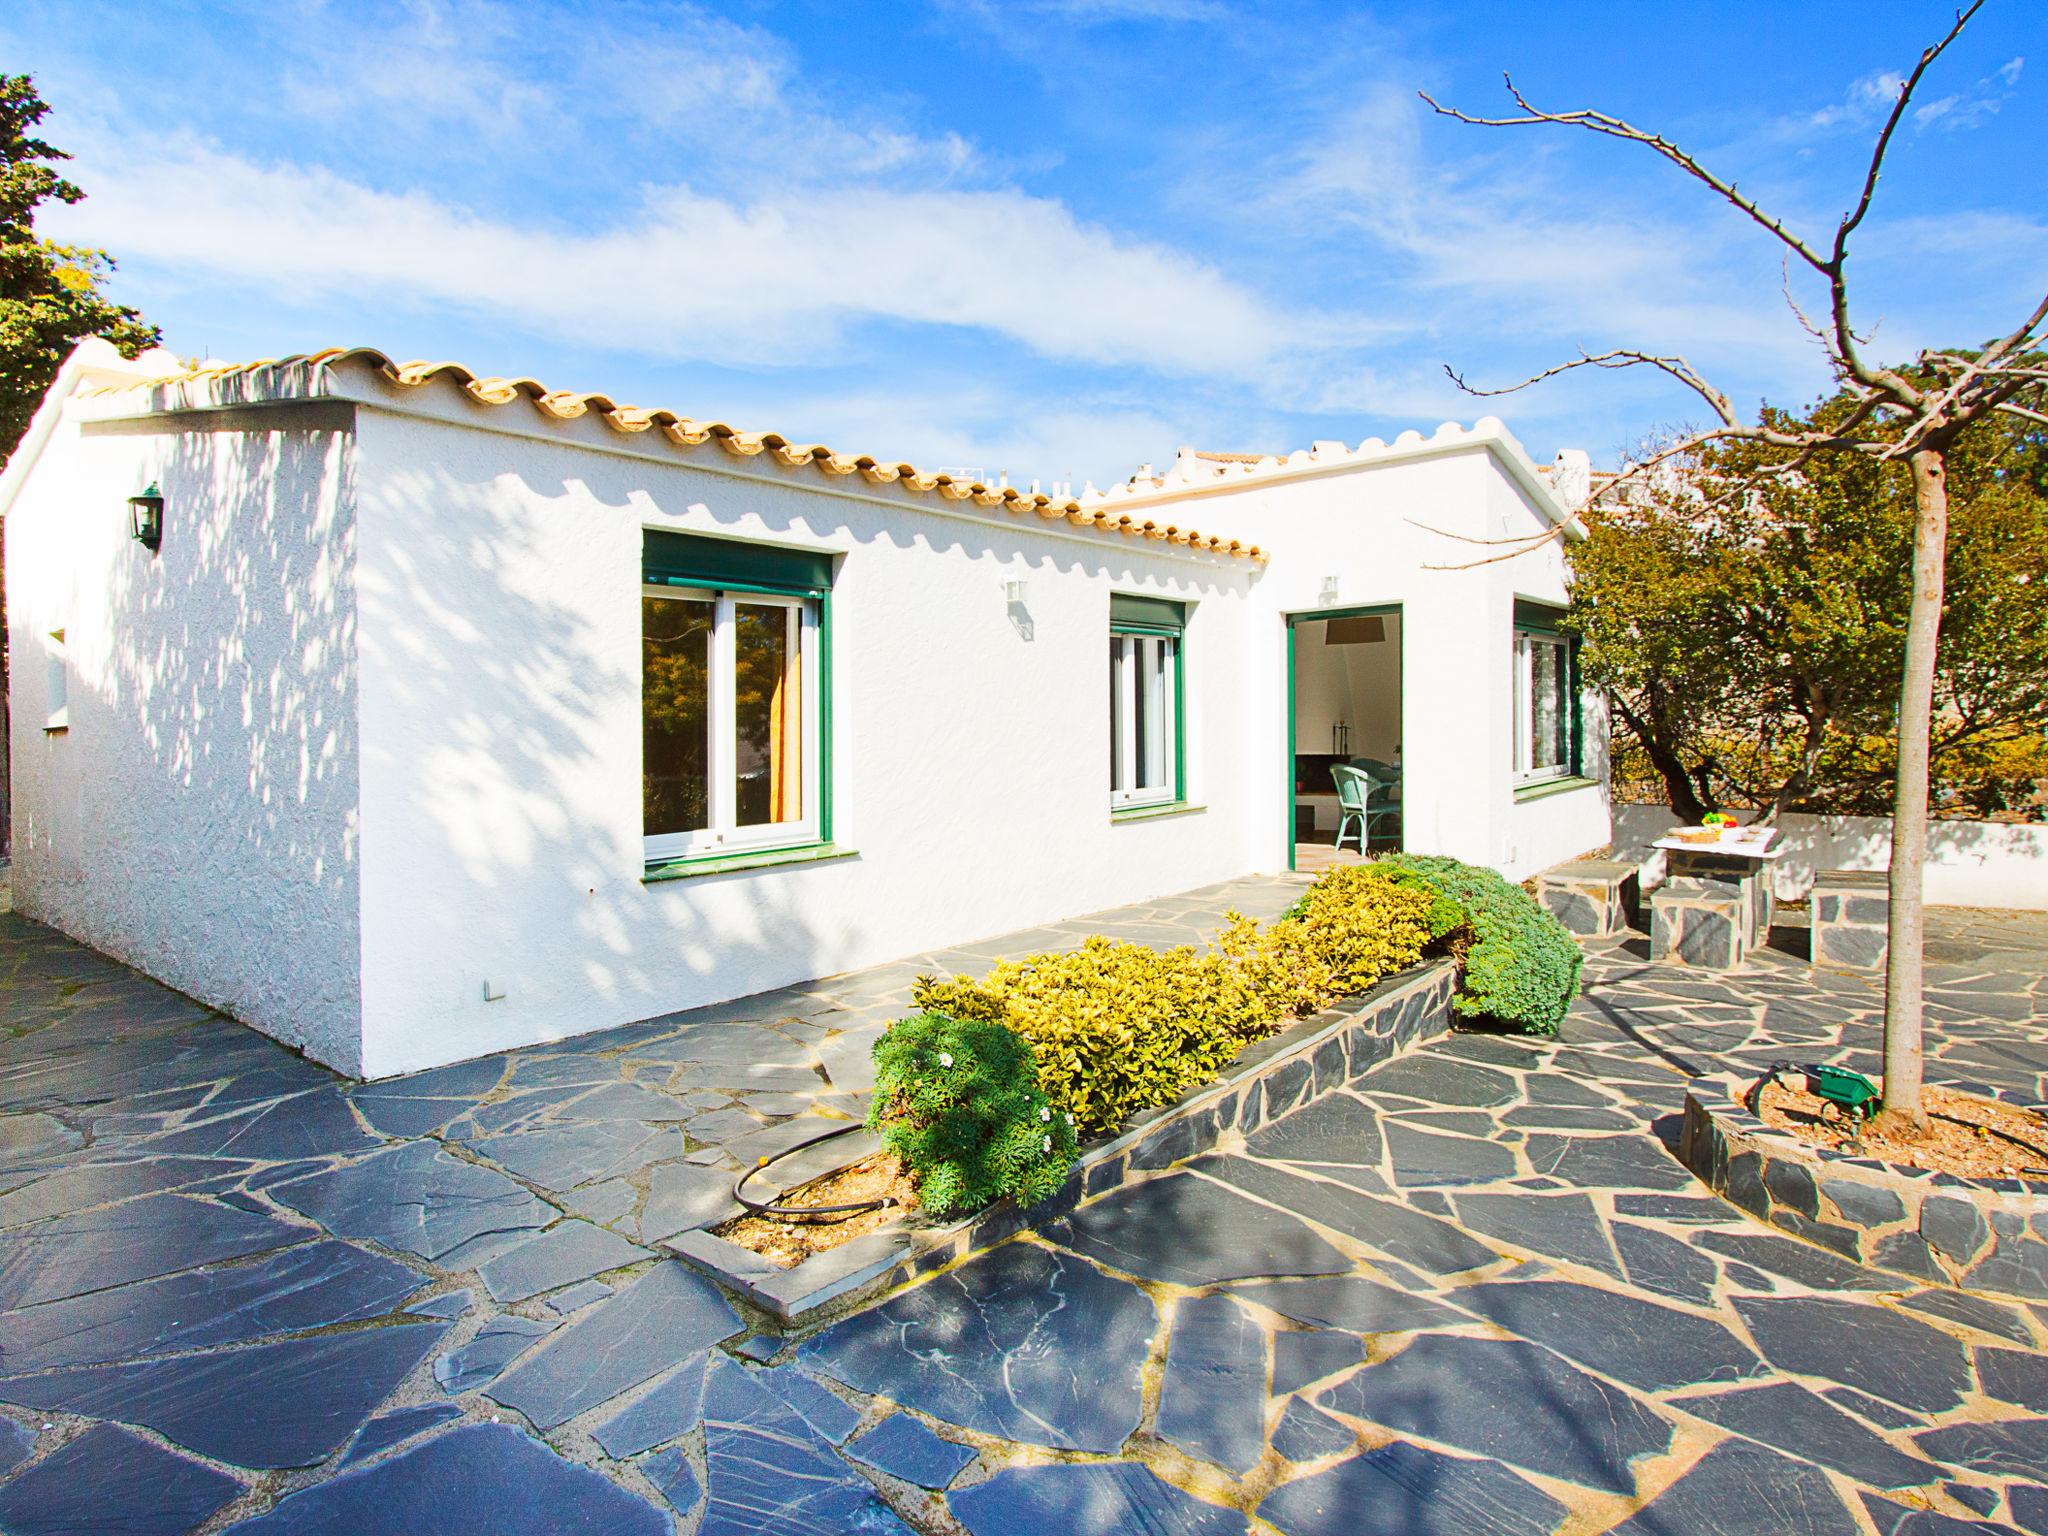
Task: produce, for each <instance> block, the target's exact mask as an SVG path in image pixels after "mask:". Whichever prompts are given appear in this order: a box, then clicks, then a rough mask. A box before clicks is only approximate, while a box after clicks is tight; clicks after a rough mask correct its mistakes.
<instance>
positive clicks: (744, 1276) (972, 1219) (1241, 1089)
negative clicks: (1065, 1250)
mask: <svg viewBox="0 0 2048 1536" xmlns="http://www.w3.org/2000/svg"><path fill="white" fill-rule="evenodd" d="M1457 982H1458V973H1457V965H1456V962H1454V961H1452V960H1449V959H1437V960H1430V961H1426V962H1424V963H1423V964H1421V965H1419V966H1412V967H1410V968H1409V969H1408V970H1405V971H1403V972H1401V973H1400V974H1399V975H1397V976H1392V977H1389V978H1388V979H1387V980H1385V981H1383V982H1381V983H1380V984H1379V985H1378V986H1376V987H1372V988H1370V989H1368V990H1367V991H1364V992H1360V993H1358V994H1356V995H1355V996H1352V997H1347V998H1342V999H1340V1000H1339V1001H1338V1002H1337V1003H1336V1004H1335V1005H1333V1006H1332V1007H1330V1008H1327V1009H1324V1010H1323V1011H1322V1012H1321V1013H1317V1014H1313V1015H1311V1016H1309V1017H1308V1018H1305V1019H1302V1020H1301V1021H1299V1022H1298V1023H1295V1024H1293V1025H1290V1026H1289V1027H1288V1028H1287V1029H1284V1030H1282V1031H1280V1033H1278V1034H1276V1035H1273V1036H1271V1037H1269V1038H1267V1039H1265V1040H1261V1041H1258V1042H1257V1043H1256V1044H1253V1045H1250V1046H1247V1047H1246V1048H1245V1049H1244V1050H1243V1051H1241V1052H1240V1053H1239V1054H1238V1056H1237V1057H1236V1059H1235V1060H1233V1061H1232V1062H1231V1064H1230V1066H1229V1067H1228V1068H1226V1069H1225V1073H1224V1075H1223V1076H1222V1077H1220V1078H1219V1079H1217V1080H1216V1081H1215V1082H1213V1083H1205V1084H1203V1085H1202V1086H1201V1087H1199V1088H1194V1089H1191V1090H1189V1091H1188V1092H1187V1093H1186V1094H1184V1095H1183V1096H1182V1097H1181V1098H1180V1099H1178V1100H1177V1101H1175V1102H1174V1103H1172V1104H1169V1105H1166V1106H1165V1107H1163V1108H1161V1109H1156V1110H1150V1111H1147V1112H1146V1113H1145V1114H1144V1115H1142V1116H1140V1117H1139V1118H1138V1119H1137V1120H1136V1121H1135V1122H1134V1123H1133V1124H1131V1125H1129V1126H1127V1127H1126V1128H1125V1129H1124V1131H1123V1132H1121V1133H1120V1134H1119V1135H1117V1136H1116V1137H1114V1138H1113V1139H1111V1140H1109V1141H1105V1142H1099V1143H1096V1144H1095V1145H1092V1146H1088V1147H1084V1148H1083V1149H1082V1151H1081V1155H1080V1156H1079V1157H1078V1158H1077V1159H1076V1160H1075V1162H1074V1166H1073V1168H1072V1169H1070V1170H1069V1171H1068V1174H1067V1179H1066V1182H1065V1183H1064V1184H1063V1185H1061V1187H1060V1189H1059V1190H1058V1192H1057V1193H1055V1194H1053V1195H1052V1196H1051V1197H1050V1198H1048V1199H1046V1200H1045V1201H1043V1202H1041V1203H1040V1204H1038V1205H1035V1206H1033V1207H1032V1208H1031V1209H1030V1210H1028V1211H1020V1210H1018V1209H1017V1208H1016V1207H1015V1206H1013V1205H1011V1204H1010V1203H1009V1202H1008V1201H1001V1202H999V1203H997V1204H996V1205H993V1206H991V1207H989V1208H988V1209H987V1210H985V1211H981V1212H979V1213H977V1214H976V1215H973V1216H967V1217H962V1218H961V1219H959V1220H957V1221H953V1222H949V1223H946V1224H943V1225H938V1226H928V1227H920V1226H914V1225H911V1224H909V1223H908V1222H905V1223H899V1224H893V1225H891V1226H889V1227H885V1228H883V1229H882V1230H881V1231H878V1232H870V1233H868V1234H867V1235H866V1236H865V1237H857V1238H855V1239H854V1240H853V1241H852V1242H849V1243H844V1244H842V1245H840V1246H839V1247H837V1248H834V1249H832V1250H830V1251H829V1252H826V1253H821V1254H818V1255H816V1256H815V1257H813V1258H809V1259H806V1260H805V1261H804V1262H803V1263H801V1264H798V1265H795V1266H793V1267H791V1268H789V1269H783V1268H780V1267H778V1266H776V1265H774V1264H771V1263H769V1262H768V1261H767V1260H766V1259H764V1258H763V1257H761V1255H759V1254H757V1253H755V1252H753V1250H751V1249H748V1248H742V1247H741V1246H740V1245H739V1244H737V1243H730V1242H727V1241H726V1240H725V1239H724V1238H722V1237H716V1236H714V1235H713V1234H712V1233H710V1232H709V1231H706V1230H702V1229H699V1230H697V1231H692V1232H682V1233H678V1234H677V1235H676V1236H674V1237H672V1238H670V1239H668V1240H667V1241H666V1242H665V1243H662V1244H661V1245H660V1246H662V1247H665V1248H667V1249H668V1250H669V1251H670V1252H672V1253H674V1254H675V1255H676V1256H677V1257H678V1258H680V1259H682V1260H683V1262H684V1263H686V1264H689V1265H690V1266H692V1267H693V1268H695V1269H698V1270H700V1271H702V1272H703V1273H704V1274H706V1275H708V1276H710V1278H712V1279H713V1280H716V1281H717V1282H718V1283H719V1284H721V1285H724V1286H727V1287H729V1288H731V1289H732V1290H734V1291H736V1292H738V1293H739V1294H740V1295H741V1296H743V1297H745V1298H746V1299H747V1300H748V1301H750V1302H752V1303H753V1304H754V1305H755V1306H757V1307H760V1308H761V1309H762V1310H763V1311H765V1312H767V1313H769V1314H770V1315H772V1316H773V1317H774V1318H775V1319H776V1320H777V1321H779V1322H780V1323H782V1324H783V1325H784V1326H785V1327H791V1326H800V1325H803V1324H805V1323H807V1322H810V1321H813V1320H816V1319H818V1318H819V1317H820V1315H821V1314H822V1313H824V1312H825V1311H826V1309H828V1308H829V1309H830V1310H831V1311H832V1313H834V1314H835V1315H838V1314H843V1313H845V1312H849V1311H852V1310H854V1309H855V1308H856V1307H857V1306H858V1304H859V1303H860V1302H862V1301H864V1300H867V1299H869V1298H872V1297H875V1296H879V1295H880V1294H881V1293H882V1292H884V1291H887V1290H891V1289H893V1288H894V1287H896V1286H897V1285H900V1284H902V1283H903V1282H904V1281H906V1280H911V1279H914V1278H916V1277H917V1276H919V1275H922V1274H928V1273H930V1272H931V1271H932V1270H935V1269H943V1268H945V1267H947V1266H948V1265H951V1264H956V1263H958V1262H960V1261H961V1260H962V1259H965V1258H967V1257H969V1256H970V1255H972V1254H975V1253H979V1252H981V1251H982V1250H984V1249H987V1248H993V1247H994V1246H995V1245H996V1244H998V1243H1001V1242H1003V1241H1005V1240H1007V1239H1009V1238H1011V1237H1014V1236H1016V1235H1017V1234H1018V1233H1019V1232H1022V1231H1024V1230H1025V1229H1026V1228H1028V1227H1031V1226H1033V1225H1036V1224H1037V1223H1039V1222H1042V1221H1049V1220H1051V1219H1052V1218H1054V1217H1056V1216H1061V1215H1065V1214H1066V1213H1067V1212H1069V1211H1071V1210H1073V1209H1075V1208H1076V1207H1078V1206H1080V1205H1083V1204H1085V1203H1087V1202H1089V1201H1093V1200H1097V1199H1100V1198H1101V1197H1102V1196H1104V1195H1107V1194H1109V1193H1111V1192H1112V1191H1114V1190H1117V1189H1121V1188H1122V1187H1123V1186H1124V1185H1125V1184H1127V1183H1129V1182H1131V1180H1132V1179H1133V1178H1134V1177H1135V1176H1137V1175H1140V1174H1145V1173H1150V1172H1152V1171H1154V1170H1157V1169H1161V1168H1166V1167H1169V1166H1171V1165H1172V1164H1174V1163H1177V1162H1180V1161H1181V1160H1183V1159H1184V1158H1189V1157H1193V1156H1196V1155H1197V1154H1199V1153H1202V1152H1206V1151H1209V1150H1210V1149H1212V1148H1213V1147H1215V1146H1216V1145H1217V1144H1218V1142H1220V1141H1221V1140H1222V1139H1223V1137H1224V1136H1225V1135H1226V1134H1228V1133H1230V1132H1233V1131H1234V1132H1236V1133H1238V1134H1241V1135H1250V1134H1251V1133H1252V1132H1254V1131H1256V1130H1258V1129H1259V1128H1260V1127H1262V1126H1264V1125H1266V1124H1268V1123H1270V1122H1271V1121H1273V1120H1276V1119H1278V1118H1279V1117H1280V1116H1282V1115H1284V1114H1288V1113H1290V1112H1292V1111H1293V1110H1297V1109H1299V1108H1301V1107H1302V1106H1303V1105H1305V1104H1307V1103H1309V1102H1311V1101H1312V1100H1314V1099H1317V1098H1320V1097H1321V1096H1322V1095H1323V1094H1325V1093H1328V1092H1329V1091H1330V1090H1331V1089H1333V1088H1337V1087H1340V1086H1342V1085H1343V1084H1346V1083H1349V1082H1352V1081H1354V1080H1355V1079H1357V1078H1359V1077H1362V1076H1363V1075H1364V1074H1365V1073H1367V1072H1369V1071H1371V1070H1372V1069H1373V1068H1374V1067H1376V1066H1379V1065H1380V1064H1381V1063H1382V1062H1385V1061H1389V1060H1391V1059H1392V1058H1393V1057H1395V1056H1397V1055H1399V1054H1401V1053H1403V1052H1405V1051H1408V1050H1410V1049H1412V1048H1413V1047H1414V1046H1416V1045H1419V1044H1421V1043H1422V1042H1423V1041H1424V1040H1427V1039H1431V1038H1434V1037H1435V1036H1437V1035H1439V1034H1443V1033H1445V1032H1446V1031H1448V1030H1449V1029H1450V1027H1451V1022H1452V1014H1451V997H1452V994H1453V993H1454V992H1455V991H1456V990H1457ZM826 1171H829V1170H826Z"/></svg>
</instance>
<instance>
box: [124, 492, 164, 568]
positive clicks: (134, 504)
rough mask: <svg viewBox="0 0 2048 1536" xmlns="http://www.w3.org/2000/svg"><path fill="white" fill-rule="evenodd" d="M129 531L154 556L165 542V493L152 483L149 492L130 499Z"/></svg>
mask: <svg viewBox="0 0 2048 1536" xmlns="http://www.w3.org/2000/svg"><path fill="white" fill-rule="evenodd" d="M128 531H129V532H130V533H132V534H134V535H135V541H136V542H137V543H138V544H141V545H143V546H145V547H146V548H147V549H148V550H149V551H150V552H151V553H152V554H154V553H155V552H156V549H157V546H159V545H160V544H162V543H163V541H164V493H163V492H162V491H160V490H158V489H157V488H156V485H155V482H151V484H150V487H149V489H148V490H146V491H144V492H143V493H142V494H141V495H139V496H130V497H129V498H128Z"/></svg>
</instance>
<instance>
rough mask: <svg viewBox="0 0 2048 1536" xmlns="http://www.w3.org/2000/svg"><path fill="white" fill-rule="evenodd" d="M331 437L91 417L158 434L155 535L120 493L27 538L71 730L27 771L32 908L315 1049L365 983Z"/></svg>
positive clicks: (346, 536)
mask: <svg viewBox="0 0 2048 1536" xmlns="http://www.w3.org/2000/svg"><path fill="white" fill-rule="evenodd" d="M344 427H345V422H343V423H339V424H337V423H336V422H335V421H334V419H333V413H332V412H329V414H328V417H327V418H325V419H324V423H315V424H312V425H301V426H299V427H297V428H295V429H293V430H287V431H265V432H258V433H248V432H242V431H220V430H213V431H191V430H186V431H172V430H169V429H168V428H167V427H166V426H165V425H163V424H158V423H151V424H147V429H142V428H141V426H140V424H129V423H108V424H103V425H100V426H99V427H97V429H94V428H88V429H87V430H88V433H89V435H91V436H95V437H141V438H146V439H149V441H148V442H147V443H146V445H145V446H144V447H143V450H142V453H141V454H140V455H138V457H141V458H143V459H146V461H147V462H146V463H145V464H143V465H142V466H141V467H140V469H139V471H138V472H139V473H140V474H141V480H138V482H137V485H136V487H135V488H136V489H139V488H140V484H141V481H143V480H149V479H154V480H155V481H156V482H157V484H158V485H159V486H161V487H162V489H163V492H164V496H165V504H166V514H165V529H164V535H163V541H162V546H161V548H160V549H159V550H158V551H157V552H156V553H154V554H152V553H151V552H150V551H149V550H148V549H147V548H145V547H144V546H143V545H141V544H140V543H138V542H135V541H134V540H133V539H131V538H130V537H129V536H128V530H127V527H126V523H125V512H126V508H125V506H124V505H123V503H122V501H121V500H120V497H119V495H118V494H117V495H116V496H115V497H114V498H113V499H112V500H111V502H110V503H109V504H107V505H104V506H101V505H99V504H98V502H99V500H100V498H99V496H98V495H97V494H95V495H93V496H92V497H91V498H89V499H90V500H91V502H92V505H90V506H81V507H78V508H76V509H69V510H67V511H60V512H53V511H49V510H45V511H44V512H43V513H42V514H41V521H42V523H43V524H44V526H41V527H39V529H38V533H37V537H38V539H39V541H44V542H45V544H46V547H48V548H50V549H51V550H52V551H54V552H57V553H55V554H54V556H53V558H54V559H56V560H57V561H59V562H61V565H60V568H59V569H57V570H55V571H53V572H52V575H53V577H54V580H55V583H56V584H57V591H58V592H62V591H64V590H65V589H67V588H68V590H69V598H68V604H67V605H65V610H64V618H65V622H66V631H67V633H66V645H65V653H66V657H65V659H66V662H67V670H68V693H69V697H68V701H67V708H68V711H69V717H70V729H69V732H68V734H67V736H65V737H63V738H51V739H50V740H49V743H48V750H46V751H45V752H43V753H42V754H40V761H39V763H38V765H37V768H38V772H39V773H40V775H41V777H42V779H43V783H42V785H41V791H40V797H39V798H40V802H41V806H40V808H41V811H42V814H43V818H44V821H45V827H46V833H45V835H44V836H41V837H37V838H36V839H35V841H36V842H37V843H38V845H39V847H38V848H37V849H36V850H35V852H34V853H33V854H31V855H30V856H31V857H32V858H33V859H34V860H35V861H36V863H37V864H38V865H39V866H40V869H39V870H38V876H39V884H40V885H41V887H42V895H41V897H40V898H39V899H38V901H37V907H38V909H39V910H46V911H47V913H48V915H50V916H52V917H54V918H56V919H57V920H58V921H59V922H60V923H63V924H64V925H65V926H66V927H69V928H72V929H73V930H74V931H76V932H78V933H80V935H81V936H82V937H84V938H86V939H88V940H89V941H91V942H93V943H96V944H99V945H101V946H102V947H104V948H106V949H108V950H110V951H111V952H113V953H115V954H116V955H117V956H118V957H119V958H121V959H124V960H128V961H130V962H132V963H134V964H136V965H137V966H139V967H140V968H141V969H143V970H145V971H148V972H149V973H151V974H152V975H155V976H158V977H160V978H161V979H163V980H166V981H168V982H170V983H172V984H173V985H176V986H179V987H181V988H184V989H186V990H188V991H190V992H192V993H194V994H195V995H197V996H199V997H201V998H202V999H203V1000H205V1001H207V1002H209V1003H213V1004H215V1005H217V1006H221V1007H224V1008H227V1009H229V1010H230V1011H233V1012H235V1013H237V1014H241V1015H244V1016H247V1017H250V1018H255V1019H261V1020H264V1021H265V1023H266V1026H267V1027H268V1028H270V1029H271V1031H272V1032H273V1033H276V1034H278V1035H280V1036H281V1037H283V1038H285V1039H287V1040H289V1041H290V1042H292V1043H294V1044H303V1045H307V1046H309V1047H313V1048H316V1049H317V1050H318V1051H319V1052H320V1053H321V1054H331V1053H332V1052H333V1050H334V1049H335V1045H336V1042H337V1039H338V1036H339V1032H340V1030H341V1023H340V1021H341V1020H342V1019H344V1018H345V1017H346V1016H347V1015H349V1014H350V1013H352V1011H353V1007H354V998H355V992H356V983H357V970H358V961H357V953H356V944H355V934H356V913H355V897H356V883H357V846H356V833H357V829H356V815H355V779H356V763H355V752H356V748H355V734H354V733H355V675H354V662H353V646H354V630H355V604H354V596H353V592H352V590H351V584H350V563H351V560H352V550H353V528H352V526H351V525H350V522H349V519H348V516H347V513H346V508H347V506H348V504H349V496H350V492H349V487H348V476H349V473H350V464H349V458H350V456H349V453H348V438H347V434H346V431H345V430H343V428H344ZM130 462H132V461H130ZM124 472H125V471H124ZM108 478H109V477H108V476H105V475H100V476H97V477H95V481H94V482H92V483H96V484H104V483H105V482H106V480H107V479H108ZM67 519H68V521H67ZM259 595H260V597H261V599H262V600H261V601H257V600H255V599H256V598H257V597H258V596H259ZM51 600H53V601H56V600H58V599H56V598H55V597H54V595H53V597H52V599H51ZM38 665H39V666H40V665H41V662H40V661H39V662H38ZM66 823H69V825H68V826H67V825H66ZM26 830H27V829H26V828H25V829H24V831H26ZM52 837H55V838H56V841H54V842H53V841H52ZM25 840H26V839H25Z"/></svg>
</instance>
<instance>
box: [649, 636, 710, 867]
mask: <svg viewBox="0 0 2048 1536" xmlns="http://www.w3.org/2000/svg"><path fill="white" fill-rule="evenodd" d="M711 620H712V605H711V604H710V603H709V602H707V601H704V600H702V599H698V598H670V597H645V596H643V597H642V598H641V599H640V649H641V654H640V775H641V789H640V795H641V816H642V818H643V820H644V823H645V828H644V830H645V832H646V835H647V836H649V837H656V836H659V835H660V834H662V833H665V832H700V831H702V830H703V829H704V828H705V827H707V826H709V825H710V794H709V790H710V783H711V776H710V760H711V754H710V734H709V728H710V716H711V711H710V708H709V702H710V687H709V685H710V678H711Z"/></svg>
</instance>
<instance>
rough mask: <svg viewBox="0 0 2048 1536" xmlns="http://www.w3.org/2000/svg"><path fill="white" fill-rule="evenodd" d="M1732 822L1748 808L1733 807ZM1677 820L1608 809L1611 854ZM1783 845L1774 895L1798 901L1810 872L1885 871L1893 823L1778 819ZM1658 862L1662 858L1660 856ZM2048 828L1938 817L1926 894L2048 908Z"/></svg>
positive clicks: (1634, 847)
mask: <svg viewBox="0 0 2048 1536" xmlns="http://www.w3.org/2000/svg"><path fill="white" fill-rule="evenodd" d="M1731 814H1733V815H1734V816H1735V818H1736V819H1737V820H1738V821H1743V822H1748V821H1752V820H1754V819H1755V813H1754V812H1750V811H1736V812H1732V813H1731ZM1677 825H1678V817H1677V816H1676V815H1675V814H1674V813H1673V812H1672V811H1671V809H1670V807H1668V806H1663V805H1617V806H1615V807H1614V847H1615V851H1616V853H1617V854H1622V855H1626V856H1629V857H1635V858H1648V857H1649V856H1650V855H1652V854H1653V853H1654V852H1655V850H1652V849H1651V848H1650V847H1649V845H1650V844H1651V843H1652V842H1653V841H1655V840H1656V839H1657V838H1659V837H1662V836H1663V835H1664V834H1665V833H1666V832H1667V831H1669V830H1670V829H1671V828H1672V827H1675V826H1677ZM1778 825H1779V827H1780V829H1781V832H1782V835H1781V837H1780V839H1779V842H1778V846H1779V847H1781V848H1783V849H1784V850H1785V852H1784V856H1783V857H1782V858H1780V859H1779V860H1778V862H1777V895H1778V897H1779V899H1780V900H1786V901H1796V900H1799V899H1801V898H1803V897H1804V896H1805V895H1806V894H1807V892H1808V891H1809V890H1811V889H1812V887H1813V877H1814V872H1815V871H1816V870H1823V869H1888V868H1890V867H1891V851H1892V828H1891V822H1890V821H1888V820H1887V819H1885V818H1884V817H1882V816H1804V815H1789V816H1781V817H1779V818H1778ZM1658 862H1659V863H1660V864H1661V860H1659V861H1658ZM2044 863H2048V826H2043V825H2040V824H2035V823H2017V822H2002V821H1937V822H1935V823H1933V825H1931V826H1930V827H1929V828H1928V833H1927V866H1926V869H1927V875H1926V888H1927V899H1928V901H1929V902H1931V903H1933V904H1934V905H1936V906H1952V907H2007V908H2012V909H2015V910H2026V911H2043V910H2048V878H2044V869H2043V865H2044Z"/></svg>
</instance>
